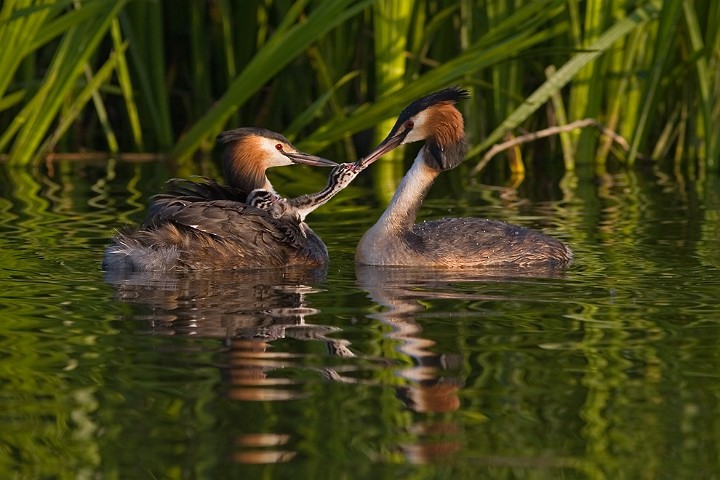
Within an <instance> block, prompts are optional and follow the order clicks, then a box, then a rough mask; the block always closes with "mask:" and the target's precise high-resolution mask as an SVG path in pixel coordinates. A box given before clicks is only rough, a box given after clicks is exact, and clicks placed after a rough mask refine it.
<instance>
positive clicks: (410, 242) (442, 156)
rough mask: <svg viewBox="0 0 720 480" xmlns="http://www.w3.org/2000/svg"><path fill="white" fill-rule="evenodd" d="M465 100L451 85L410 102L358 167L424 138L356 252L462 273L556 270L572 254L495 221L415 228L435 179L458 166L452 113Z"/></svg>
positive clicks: (460, 147)
mask: <svg viewBox="0 0 720 480" xmlns="http://www.w3.org/2000/svg"><path fill="white" fill-rule="evenodd" d="M467 97H468V92H467V91H466V90H461V89H459V88H457V87H450V88H446V89H444V90H441V91H439V92H435V93H433V94H430V95H427V96H425V97H423V98H421V99H419V100H416V101H415V102H413V103H411V104H410V105H409V106H408V107H406V108H405V110H403V111H402V113H401V114H400V116H399V117H398V119H397V122H396V123H395V126H394V127H393V128H392V130H391V131H390V133H389V135H388V136H387V137H386V138H385V140H383V141H382V142H381V143H380V145H378V147H377V148H376V149H375V150H374V151H373V152H372V153H370V154H369V155H368V156H367V157H365V158H364V159H361V160H359V161H358V165H359V167H360V168H361V169H364V168H365V167H366V166H368V165H369V164H370V163H372V162H374V161H375V160H377V159H378V158H379V157H380V156H382V155H383V154H385V153H387V152H389V151H390V150H392V149H394V148H396V147H398V146H400V145H403V144H406V143H411V142H417V141H420V140H424V141H425V144H424V145H423V146H422V148H421V149H420V152H419V153H418V155H417V157H416V158H415V161H414V162H413V165H412V167H410V170H409V171H408V172H407V174H406V175H405V177H404V178H403V179H402V181H401V182H400V185H399V186H398V188H397V190H396V192H395V195H394V196H393V198H392V200H391V201H390V204H389V205H388V207H387V209H386V210H385V213H383V215H382V216H381V217H380V219H379V220H378V222H377V223H376V224H375V225H373V226H372V227H371V228H370V229H369V230H368V231H367V232H366V233H365V235H363V237H362V239H361V240H360V243H359V244H358V247H357V251H356V253H355V260H356V262H357V263H360V264H364V265H397V266H428V267H447V268H449V267H468V268H495V269H496V268H504V267H506V268H536V269H540V268H543V269H548V268H550V269H554V268H563V267H566V266H568V265H569V264H570V263H571V261H572V258H573V254H572V251H571V250H570V249H569V248H568V247H567V246H566V245H564V244H563V243H562V242H560V241H559V240H556V239H555V238H552V237H550V236H547V235H545V234H543V233H540V232H538V231H535V230H530V229H528V228H523V227H518V226H516V225H510V224H507V223H503V222H500V221H496V220H485V219H479V218H447V219H442V220H434V221H427V222H423V223H419V224H415V219H416V217H417V213H418V210H419V209H420V205H421V204H422V201H423V199H424V198H425V196H426V195H427V193H428V191H429V190H430V187H431V186H432V184H433V182H434V181H435V178H436V177H437V176H438V175H439V174H440V173H442V172H443V171H445V170H451V169H453V168H455V167H457V166H458V165H459V164H460V162H462V161H463V159H464V157H465V153H466V151H467V145H466V143H465V129H464V125H463V117H462V114H461V113H460V112H459V111H458V110H457V109H456V108H455V106H454V104H455V102H457V101H458V100H461V99H463V98H467Z"/></svg>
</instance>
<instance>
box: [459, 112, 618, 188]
mask: <svg viewBox="0 0 720 480" xmlns="http://www.w3.org/2000/svg"><path fill="white" fill-rule="evenodd" d="M585 127H595V128H597V129H598V130H600V131H601V132H602V133H603V134H604V135H607V136H608V137H610V138H611V139H612V141H613V142H615V143H617V144H618V145H620V146H621V147H622V149H623V150H625V151H626V152H627V151H629V150H630V145H628V142H627V140H625V139H624V138H623V137H622V136H621V135H620V134H618V133H616V132H614V131H612V130H610V129H609V128H607V127H605V126H604V125H603V124H602V123H600V122H598V121H597V120H595V119H594V118H584V119H582V120H576V121H574V122H572V123H568V124H567V125H560V126H556V127H548V128H544V129H542V130H538V131H537V132H532V133H528V134H525V135H520V136H519V137H515V138H513V139H512V140H508V141H506V142H503V143H498V144H496V145H493V147H492V148H491V149H490V150H488V151H487V153H485V155H483V158H482V159H481V160H480V161H479V162H478V164H477V165H475V168H473V171H472V173H471V175H473V176H474V175H477V174H478V173H480V171H481V170H482V169H483V168H485V167H486V166H487V164H488V163H489V162H490V160H491V159H492V157H494V156H495V155H497V154H498V153H500V152H502V151H503V150H507V149H509V148H512V147H514V146H516V145H520V144H521V143H528V142H532V141H533V140H537V139H538V138H545V137H549V136H550V135H557V134H559V133H563V132H567V131H569V130H575V129H578V128H585Z"/></svg>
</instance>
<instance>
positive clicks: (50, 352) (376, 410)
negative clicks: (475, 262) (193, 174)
mask: <svg viewBox="0 0 720 480" xmlns="http://www.w3.org/2000/svg"><path fill="white" fill-rule="evenodd" d="M301 171H302V172H309V170H307V171H306V170H301ZM171 175H172V172H171V171H169V169H168V168H166V167H165V166H164V165H161V164H157V163H149V164H122V163H120V164H115V163H110V164H106V163H98V164H89V163H60V164H57V165H56V166H55V169H54V172H52V175H50V174H48V172H47V171H45V169H40V170H39V171H29V170H17V169H10V168H7V167H6V166H4V165H3V166H0V185H2V192H1V193H0V228H1V229H2V232H3V234H2V235H1V236H0V260H1V262H0V311H1V312H2V313H1V317H2V322H0V395H1V397H2V404H3V407H4V408H3V411H2V413H0V432H2V433H0V452H2V454H0V476H2V478H13V477H19V478H46V477H53V478H233V477H242V478H246V477H247V478H252V477H261V476H264V477H267V478H367V477H371V476H378V477H381V478H503V479H505V478H598V479H601V478H717V477H718V476H720V475H719V472H720V466H719V465H718V463H719V460H718V459H719V458H720V452H718V445H719V444H720V424H718V420H717V418H720V416H718V408H719V405H718V394H720V378H719V377H720V374H718V372H719V371H720V369H719V368H718V367H719V366H720V353H719V352H720V349H719V348H718V344H719V343H720V334H719V332H720V307H719V306H718V301H717V299H718V295H719V293H720V274H719V272H718V265H720V254H719V253H718V252H719V251H720V248H719V247H720V245H718V243H719V239H720V236H719V232H720V223H719V220H718V219H719V217H720V215H719V214H718V213H719V210H720V208H719V206H720V202H719V201H718V195H717V192H718V191H720V188H718V187H720V185H719V184H718V179H717V178H711V179H707V180H703V181H701V182H699V183H697V184H692V183H689V182H686V181H684V180H683V179H682V178H674V177H672V176H668V175H666V174H662V173H659V172H658V171H653V170H648V171H637V172H630V173H628V172H621V173H617V174H614V175H607V176H605V177H603V178H601V179H600V181H599V182H598V183H597V184H579V185H577V186H576V185H574V184H573V182H571V181H566V182H565V183H563V185H569V186H568V187H565V188H563V189H561V188H559V187H557V186H556V185H557V183H558V179H553V178H550V179H548V178H540V177H538V178H529V179H527V180H526V181H525V182H524V183H523V184H522V185H521V187H520V189H519V190H509V189H498V188H489V187H487V186H483V185H476V184H470V185H468V184H467V182H464V181H463V180H462V179H461V173H458V174H457V175H456V176H454V177H452V176H451V177H450V178H449V179H447V181H445V180H443V181H441V182H440V183H439V185H437V186H436V187H437V188H436V189H434V190H433V193H432V195H431V198H430V200H429V201H428V202H427V205H426V207H425V208H424V209H423V215H424V216H426V217H428V218H429V217H438V216H442V215H453V216H460V215H474V216H483V217H493V218H498V219H502V220H507V221H511V222H513V223H518V224H521V225H524V226H531V227H535V228H539V229H542V230H544V231H546V232H547V233H550V234H552V235H555V236H557V237H559V238H561V239H562V240H564V241H566V242H568V243H569V244H570V245H571V246H572V248H573V249H574V251H575V253H576V258H577V260H576V263H575V264H574V265H573V267H572V268H571V269H569V270H568V271H567V273H566V274H564V275H558V276H528V275H519V274H516V273H512V272H505V273H501V274H495V275H487V274H479V273H477V272H463V271H450V272H437V271H427V270H419V271H418V270H412V269H378V268H368V267H363V268H360V267H357V268H356V266H355V265H354V263H353V261H352V258H353V251H354V246H355V244H356V243H357V241H358V240H359V238H360V236H361V235H362V233H363V232H364V231H365V229H367V228H368V227H369V226H370V225H371V224H372V223H373V222H374V220H375V219H376V218H377V217H378V216H379V213H380V211H381V207H380V206H378V205H377V202H375V201H374V200H373V198H374V196H373V194H372V190H371V188H370V185H369V183H368V182H367V180H365V181H364V182H363V181H361V182H360V183H359V185H357V186H352V187H351V188H350V189H349V190H348V191H346V192H343V193H342V194H341V195H340V196H339V197H338V198H337V199H336V200H335V201H334V202H332V203H331V204H330V205H328V206H327V207H324V208H323V209H321V210H319V211H318V212H317V213H316V214H314V215H313V216H311V217H310V223H311V225H312V226H313V228H314V229H315V230H316V232H317V233H318V234H319V235H320V236H321V237H322V238H323V239H324V240H325V241H326V243H327V244H328V248H329V251H330V256H331V259H332V263H331V265H330V266H329V267H328V269H327V270H325V271H317V272H313V274H312V275H307V274H306V272H292V271H290V272H262V273H247V272H245V273H215V274H211V275H208V274H205V275H200V274H198V275H161V276H160V275H151V274H143V275H134V276H130V277H117V276H112V275H106V274H104V273H103V272H101V271H100V260H101V257H102V251H103V248H104V246H105V244H106V243H107V240H108V238H109V237H110V236H111V235H112V232H113V229H114V228H116V227H118V226H120V225H122V224H124V223H129V222H132V221H136V220H139V219H141V218H142V215H143V211H144V208H145V205H146V201H147V198H148V196H150V195H151V194H153V193H155V192H157V191H158V190H159V188H160V186H161V184H162V181H163V180H164V179H166V178H168V177H169V176H171ZM308 175H311V176H312V175H316V174H309V173H308ZM317 175H319V174H317ZM276 183H277V186H278V188H279V189H281V191H283V190H282V189H283V188H285V189H286V190H291V191H296V192H297V191H302V187H307V188H306V190H312V189H313V188H311V187H318V186H320V185H321V184H322V178H321V177H319V176H318V177H317V178H314V177H313V178H311V180H308V182H307V185H310V186H307V185H298V184H297V182H295V183H294V182H293V181H292V180H291V179H290V177H287V178H286V177H279V178H278V179H277V180H276Z"/></svg>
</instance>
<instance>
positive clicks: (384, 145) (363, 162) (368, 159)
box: [355, 131, 407, 169]
mask: <svg viewBox="0 0 720 480" xmlns="http://www.w3.org/2000/svg"><path fill="white" fill-rule="evenodd" d="M406 136H407V131H402V132H397V133H395V134H390V135H388V137H387V138H386V139H385V140H383V141H382V142H380V145H378V146H377V147H375V150H373V151H372V152H370V153H368V154H367V155H366V156H365V157H364V158H361V159H360V160H358V161H357V162H355V166H356V167H357V168H360V169H363V168H365V167H367V166H369V165H370V164H371V163H373V162H374V161H375V160H377V159H378V158H380V157H382V156H383V155H385V154H386V153H388V152H389V151H391V150H394V149H395V148H397V147H399V146H400V145H401V144H402V142H403V140H405V137H406Z"/></svg>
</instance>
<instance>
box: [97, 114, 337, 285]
mask: <svg viewBox="0 0 720 480" xmlns="http://www.w3.org/2000/svg"><path fill="white" fill-rule="evenodd" d="M218 140H220V141H221V142H223V143H225V144H226V145H227V146H226V148H225V151H224V153H223V170H224V172H225V176H226V179H227V181H228V185H220V184H217V183H215V182H212V181H209V180H206V181H204V182H201V183H193V182H190V181H187V180H177V179H175V180H171V181H170V182H169V184H168V188H167V190H166V192H165V193H162V194H159V195H157V196H155V197H154V200H153V203H152V205H151V207H150V209H149V213H148V216H147V218H146V219H145V221H144V222H143V224H142V225H141V226H140V227H139V228H135V229H131V230H126V231H122V232H119V233H118V234H117V235H116V236H115V238H113V241H112V243H111V245H110V246H109V247H108V248H107V250H106V251H105V256H104V258H103V269H104V270H113V271H118V270H123V271H189V270H231V269H267V268H284V267H289V266H298V265H302V266H324V265H326V264H327V263H328V253H327V248H326V247H325V244H324V243H323V242H322V240H320V238H319V237H318V236H317V235H315V233H314V232H313V231H312V230H311V229H310V227H308V226H307V225H304V224H303V225H298V222H297V221H294V220H293V221H290V220H289V219H286V218H275V217H273V216H272V215H270V214H269V213H268V212H266V211H263V210H261V209H258V208H255V207H253V206H250V205H247V204H246V203H245V201H246V199H247V195H248V194H249V193H250V192H251V191H252V190H254V189H258V188H264V189H267V190H268V191H274V190H273V188H272V185H271V184H270V182H269V181H268V179H267V177H266V176H265V171H266V170H267V169H268V168H270V167H275V166H282V165H291V164H293V163H305V164H309V165H318V166H336V165H337V164H336V163H335V162H332V161H330V160H325V159H323V158H320V157H316V156H313V155H308V154H305V153H301V152H299V151H298V150H297V149H296V148H295V147H293V146H292V144H290V142H289V141H288V140H287V139H286V138H285V137H283V136H282V135H280V134H277V133H275V132H270V131H269V130H264V129H258V128H242V129H237V130H231V131H229V132H224V133H222V134H220V135H219V136H218ZM299 227H302V228H299ZM299 231H301V232H302V234H298V232H299Z"/></svg>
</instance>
